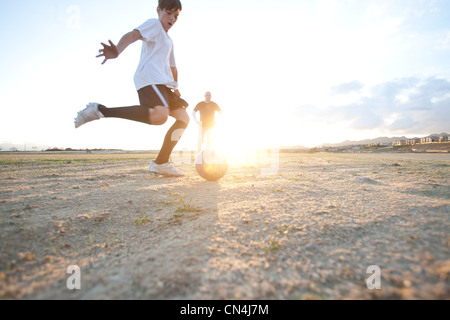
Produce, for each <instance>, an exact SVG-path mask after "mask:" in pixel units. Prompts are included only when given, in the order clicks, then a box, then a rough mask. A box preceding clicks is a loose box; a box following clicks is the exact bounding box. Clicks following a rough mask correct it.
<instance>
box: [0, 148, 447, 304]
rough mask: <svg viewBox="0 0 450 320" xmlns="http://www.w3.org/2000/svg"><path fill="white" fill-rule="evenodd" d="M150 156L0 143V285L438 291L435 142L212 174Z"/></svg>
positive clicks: (250, 295)
mask: <svg viewBox="0 0 450 320" xmlns="http://www.w3.org/2000/svg"><path fill="white" fill-rule="evenodd" d="M154 156H155V155H151V154H15V155H13V154H0V167H1V172H0V230H1V231H0V298H2V299H188V300H190V299H194V300H204V299H205V300H209V299H255V300H257V299H280V300H284V299H330V300H334V299H449V298H450V282H449V278H450V250H449V244H450V232H449V231H450V230H449V221H450V219H449V213H450V184H449V177H450V175H449V173H450V155H449V154H447V155H445V154H442V155H440V154H382V155H376V154H340V155H336V154H282V155H281V156H280V158H279V167H277V168H278V170H277V172H276V173H275V174H271V175H268V174H263V173H265V172H264V171H262V170H263V169H264V165H265V164H261V165H258V164H253V165H244V166H238V165H231V167H230V169H229V171H228V173H227V175H226V176H225V177H224V178H223V179H221V180H219V181H218V182H208V181H205V180H203V179H202V178H201V177H199V176H198V175H197V173H196V171H195V167H194V166H193V165H192V164H183V165H180V166H178V167H179V168H180V169H182V170H184V171H185V172H186V173H187V176H186V177H183V178H162V177H153V176H151V175H150V174H149V173H148V171H147V168H148V165H149V163H150V159H151V158H154ZM71 265H76V266H79V268H80V269H79V270H80V275H81V289H80V290H70V289H69V288H68V287H67V280H68V278H69V277H71V273H67V268H68V267H69V266H71ZM370 266H378V267H379V271H380V273H379V275H380V278H379V283H380V285H381V288H380V289H369V288H368V286H367V280H368V279H369V278H370V279H375V278H372V275H375V274H372V273H371V272H368V268H369V267H370ZM371 283H372V284H373V283H375V282H371Z"/></svg>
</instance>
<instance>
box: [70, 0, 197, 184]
mask: <svg viewBox="0 0 450 320" xmlns="http://www.w3.org/2000/svg"><path fill="white" fill-rule="evenodd" d="M181 10H182V6H181V2H180V0H159V4H158V8H157V13H158V19H150V20H147V21H146V22H144V23H143V24H142V25H141V26H139V27H137V28H136V29H134V30H133V31H131V32H129V33H127V34H125V35H124V36H123V37H122V38H121V39H120V41H119V43H118V44H117V46H116V45H115V44H114V43H113V42H111V40H110V41H109V44H110V45H106V44H104V43H102V46H103V49H100V50H99V52H100V54H99V55H98V56H97V58H98V57H104V60H103V63H102V64H104V63H105V62H106V61H108V60H110V59H115V58H117V57H118V56H119V55H120V54H121V53H122V52H123V51H124V50H125V49H126V48H127V47H128V46H129V45H130V44H132V43H134V42H136V41H137V40H142V51H141V58H140V62H139V65H138V68H137V71H136V74H135V76H134V82H135V86H136V90H137V92H138V95H139V102H140V105H139V106H131V107H121V108H107V107H105V106H103V105H101V104H99V103H89V104H88V105H87V107H86V108H85V109H84V110H82V111H80V112H79V113H78V116H77V117H76V118H75V128H79V127H80V126H82V125H83V124H85V123H87V122H90V121H93V120H98V119H101V118H121V119H127V120H132V121H138V122H143V123H146V124H149V125H163V124H164V123H166V121H167V119H168V117H169V116H171V117H173V118H175V120H176V122H175V123H174V125H173V126H172V127H171V128H170V129H169V131H168V132H167V134H166V137H165V139H164V143H163V145H162V148H161V150H160V153H159V155H158V157H157V158H156V159H155V160H154V161H152V163H151V164H150V167H149V170H150V172H151V173H154V174H161V175H164V176H184V173H183V172H181V171H179V170H178V169H176V168H175V167H174V166H173V165H172V164H170V163H169V158H170V155H171V153H172V151H173V149H174V148H175V146H176V145H177V143H178V141H179V139H180V138H181V135H182V134H183V133H184V131H185V130H186V128H187V126H188V124H189V115H188V114H187V112H186V108H187V107H188V104H187V102H186V101H184V100H183V99H181V94H180V92H179V91H178V71H177V67H176V64H175V55H174V50H173V42H172V39H171V38H170V37H169V35H168V34H167V32H168V31H169V30H170V29H171V28H172V27H173V26H174V24H175V23H176V22H177V19H178V16H179V14H180V12H181Z"/></svg>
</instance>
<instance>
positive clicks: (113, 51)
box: [97, 30, 142, 64]
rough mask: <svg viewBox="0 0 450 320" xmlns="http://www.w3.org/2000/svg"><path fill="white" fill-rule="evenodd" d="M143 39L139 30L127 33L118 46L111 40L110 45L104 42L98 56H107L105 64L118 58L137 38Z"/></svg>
mask: <svg viewBox="0 0 450 320" xmlns="http://www.w3.org/2000/svg"><path fill="white" fill-rule="evenodd" d="M139 39H142V35H141V33H140V32H139V31H138V30H133V31H131V32H128V33H127V34H125V35H124V36H123V37H122V38H121V39H120V41H119V43H118V44H117V46H116V45H115V44H114V43H113V42H112V41H111V40H109V44H110V45H109V46H108V45H107V44H104V43H103V42H102V46H103V49H100V50H99V52H100V54H99V55H98V56H97V58H99V57H105V60H103V62H102V64H105V63H106V61H108V60H109V59H115V58H117V57H118V56H119V55H120V54H121V53H122V52H123V51H124V50H125V49H126V48H127V47H128V46H129V45H130V44H132V43H133V42H136V41H137V40H139Z"/></svg>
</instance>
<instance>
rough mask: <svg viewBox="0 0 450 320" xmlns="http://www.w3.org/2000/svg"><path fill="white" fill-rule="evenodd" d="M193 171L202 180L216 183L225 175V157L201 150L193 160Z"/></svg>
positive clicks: (226, 167) (218, 153)
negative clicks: (195, 170) (195, 171)
mask: <svg viewBox="0 0 450 320" xmlns="http://www.w3.org/2000/svg"><path fill="white" fill-rule="evenodd" d="M195 169H197V172H198V174H199V175H200V177H202V178H203V179H206V180H208V181H217V180H219V179H221V178H223V176H224V175H225V174H226V173H227V171H228V163H227V161H226V157H225V156H224V155H223V154H221V153H220V152H218V151H215V150H203V151H201V152H200V153H199V154H198V155H197V158H196V159H195Z"/></svg>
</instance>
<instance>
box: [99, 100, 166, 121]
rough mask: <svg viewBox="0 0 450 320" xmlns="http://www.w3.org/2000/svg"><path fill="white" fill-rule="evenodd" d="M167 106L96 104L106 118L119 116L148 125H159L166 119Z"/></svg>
mask: <svg viewBox="0 0 450 320" xmlns="http://www.w3.org/2000/svg"><path fill="white" fill-rule="evenodd" d="M167 109H168V108H166V107H162V106H156V107H153V108H148V107H145V106H132V107H120V108H107V107H105V106H103V105H99V106H98V111H100V112H101V113H102V114H103V115H104V116H105V117H106V118H120V119H126V120H132V121H137V122H142V123H146V124H150V125H161V124H164V123H165V122H166V121H167V117H168V115H169V111H168V110H167Z"/></svg>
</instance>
